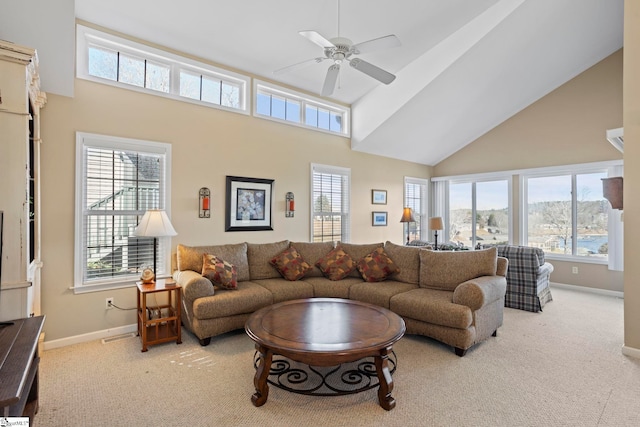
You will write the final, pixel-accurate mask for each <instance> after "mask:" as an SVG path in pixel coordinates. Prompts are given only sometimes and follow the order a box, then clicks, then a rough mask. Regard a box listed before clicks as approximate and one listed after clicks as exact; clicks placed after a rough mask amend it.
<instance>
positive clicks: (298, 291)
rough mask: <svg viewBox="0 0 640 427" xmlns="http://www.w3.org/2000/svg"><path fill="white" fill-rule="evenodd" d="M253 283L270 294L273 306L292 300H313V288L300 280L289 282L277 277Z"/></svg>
mask: <svg viewBox="0 0 640 427" xmlns="http://www.w3.org/2000/svg"><path fill="white" fill-rule="evenodd" d="M253 283H257V284H258V285H260V286H262V287H263V288H265V289H267V290H268V291H269V292H271V293H272V294H273V303H274V304H275V303H278V302H282V301H289V300H293V299H302V298H313V286H311V285H310V284H309V283H306V282H304V281H301V280H298V281H295V282H291V281H289V280H285V279H283V278H282V277H278V278H277V279H263V280H256V281H255V282H253Z"/></svg>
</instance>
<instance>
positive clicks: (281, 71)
mask: <svg viewBox="0 0 640 427" xmlns="http://www.w3.org/2000/svg"><path fill="white" fill-rule="evenodd" d="M325 59H327V58H321V57H318V58H312V59H307V60H306V61H302V62H298V63H297V64H292V65H288V66H286V67H283V68H280V69H278V70H275V71H274V72H273V74H284V73H288V72H290V71H295V70H299V69H300V68H304V67H306V66H308V65H311V64H318V63H320V62H322V61H324V60H325Z"/></svg>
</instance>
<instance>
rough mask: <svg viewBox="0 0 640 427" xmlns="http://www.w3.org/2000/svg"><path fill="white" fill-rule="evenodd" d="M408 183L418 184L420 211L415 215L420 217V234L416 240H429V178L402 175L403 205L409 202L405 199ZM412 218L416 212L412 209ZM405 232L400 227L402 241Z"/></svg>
mask: <svg viewBox="0 0 640 427" xmlns="http://www.w3.org/2000/svg"><path fill="white" fill-rule="evenodd" d="M408 184H412V185H419V186H420V202H419V203H420V213H418V214H417V215H419V217H420V235H419V236H417V239H418V240H429V237H428V233H429V226H428V224H429V221H428V219H429V180H428V179H426V178H414V177H410V176H405V177H404V194H403V201H404V206H408V205H409V203H408V201H407V197H408V194H407V185H408ZM413 214H414V218H415V217H416V212H415V210H414V213H413ZM406 236H407V234H406V233H405V231H404V227H402V241H403V242H404V241H405V238H406Z"/></svg>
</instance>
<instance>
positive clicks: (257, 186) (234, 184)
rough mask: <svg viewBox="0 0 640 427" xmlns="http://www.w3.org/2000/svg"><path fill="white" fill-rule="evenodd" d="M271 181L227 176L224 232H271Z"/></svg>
mask: <svg viewBox="0 0 640 427" xmlns="http://www.w3.org/2000/svg"><path fill="white" fill-rule="evenodd" d="M272 190H273V179H260V178H244V177H240V176H227V200H226V201H227V203H226V208H227V211H226V220H225V231H258V230H273V227H272V225H271V206H272V199H271V195H272Z"/></svg>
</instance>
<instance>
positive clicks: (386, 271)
mask: <svg viewBox="0 0 640 427" xmlns="http://www.w3.org/2000/svg"><path fill="white" fill-rule="evenodd" d="M358 271H359V272H360V275H361V276H362V278H363V279H364V280H365V281H367V282H381V281H383V280H385V279H386V278H387V277H389V276H390V275H392V274H394V273H398V272H399V271H400V269H399V268H398V266H397V265H396V264H395V263H394V262H393V260H392V259H391V258H389V256H388V255H387V253H386V252H385V251H384V249H383V248H377V249H376V250H375V251H373V252H371V253H370V254H369V255H365V256H364V257H363V258H362V259H361V260H360V261H358Z"/></svg>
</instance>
